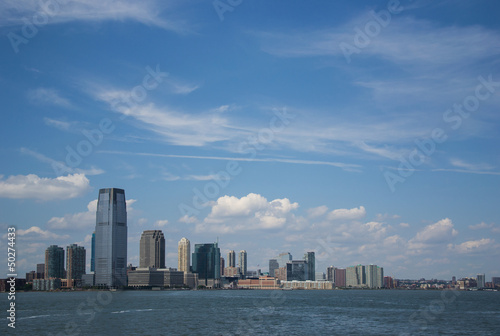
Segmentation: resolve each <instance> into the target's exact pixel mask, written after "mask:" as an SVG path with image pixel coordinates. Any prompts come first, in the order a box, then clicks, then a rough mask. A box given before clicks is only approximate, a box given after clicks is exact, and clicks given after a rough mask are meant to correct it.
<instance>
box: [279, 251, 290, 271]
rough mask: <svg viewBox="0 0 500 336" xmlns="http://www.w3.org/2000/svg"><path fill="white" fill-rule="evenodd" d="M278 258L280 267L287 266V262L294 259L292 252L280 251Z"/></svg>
mask: <svg viewBox="0 0 500 336" xmlns="http://www.w3.org/2000/svg"><path fill="white" fill-rule="evenodd" d="M276 260H277V261H278V264H279V266H280V267H286V264H287V263H289V262H290V261H292V255H291V254H290V252H284V253H280V254H279V255H278V256H277V257H276Z"/></svg>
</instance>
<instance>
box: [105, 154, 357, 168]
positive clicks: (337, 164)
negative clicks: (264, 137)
mask: <svg viewBox="0 0 500 336" xmlns="http://www.w3.org/2000/svg"><path fill="white" fill-rule="evenodd" d="M99 153H106V154H118V155H137V156H152V157H166V158H167V157H169V158H184V159H195V160H223V161H246V162H283V163H293V164H305V165H325V166H332V167H338V168H342V169H345V170H348V171H359V169H360V168H361V166H360V165H358V164H349V163H341V162H328V161H314V160H300V159H282V158H264V159H260V158H244V157H225V156H201V155H176V154H160V153H140V152H137V153H134V152H124V151H105V150H103V151H99Z"/></svg>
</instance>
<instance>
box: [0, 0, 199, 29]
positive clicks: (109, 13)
mask: <svg viewBox="0 0 500 336" xmlns="http://www.w3.org/2000/svg"><path fill="white" fill-rule="evenodd" d="M54 3H55V2H54ZM54 3H52V4H53V6H48V9H46V8H45V7H47V6H45V7H42V4H43V3H41V2H39V1H36V0H6V1H2V3H1V4H0V11H1V12H3V13H7V14H8V15H5V17H6V19H5V20H3V23H2V25H3V26H16V25H22V24H24V21H23V19H25V18H30V17H32V16H33V15H34V14H35V13H38V12H44V13H45V14H46V15H47V16H48V17H49V19H48V22H47V23H48V24H57V23H65V22H71V21H90V22H96V21H128V20H130V21H136V22H140V23H142V24H145V25H148V26H156V27H160V28H163V29H167V30H172V31H176V32H181V33H186V32H189V31H190V29H189V27H188V26H187V25H186V24H185V23H184V22H183V20H180V19H177V18H174V17H169V15H168V14H169V11H168V10H169V9H170V10H172V8H173V7H174V6H175V5H176V3H175V2H166V1H157V0H146V1H141V2H140V3H139V2H136V1H133V0H118V1H98V0H73V1H65V2H59V3H57V4H54Z"/></svg>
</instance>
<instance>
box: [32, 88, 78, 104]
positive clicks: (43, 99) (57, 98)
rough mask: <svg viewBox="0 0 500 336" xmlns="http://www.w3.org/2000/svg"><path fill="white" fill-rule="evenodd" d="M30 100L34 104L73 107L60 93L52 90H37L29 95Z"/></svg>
mask: <svg viewBox="0 0 500 336" xmlns="http://www.w3.org/2000/svg"><path fill="white" fill-rule="evenodd" d="M27 96H28V99H29V100H30V101H31V102H32V103H33V104H44V105H56V106H60V107H71V106H72V105H71V102H70V101H69V100H68V99H66V98H64V97H63V96H62V95H61V94H60V93H59V91H57V90H56V89H52V88H37V89H34V90H30V91H28V93H27Z"/></svg>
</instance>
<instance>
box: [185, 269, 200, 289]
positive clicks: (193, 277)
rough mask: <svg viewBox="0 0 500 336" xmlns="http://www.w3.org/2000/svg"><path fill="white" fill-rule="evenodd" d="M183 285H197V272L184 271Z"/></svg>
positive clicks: (190, 286)
mask: <svg viewBox="0 0 500 336" xmlns="http://www.w3.org/2000/svg"><path fill="white" fill-rule="evenodd" d="M184 286H187V287H189V288H196V287H198V274H196V273H191V272H184Z"/></svg>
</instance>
